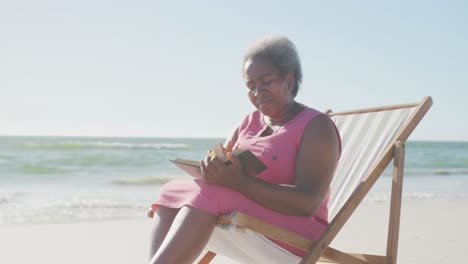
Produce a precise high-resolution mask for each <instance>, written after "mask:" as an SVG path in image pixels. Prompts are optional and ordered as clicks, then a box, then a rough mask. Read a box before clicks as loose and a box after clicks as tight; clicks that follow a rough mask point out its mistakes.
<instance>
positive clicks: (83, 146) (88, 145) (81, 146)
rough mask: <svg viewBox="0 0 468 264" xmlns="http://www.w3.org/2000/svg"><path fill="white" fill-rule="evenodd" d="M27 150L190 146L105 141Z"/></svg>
mask: <svg viewBox="0 0 468 264" xmlns="http://www.w3.org/2000/svg"><path fill="white" fill-rule="evenodd" d="M24 146H25V147H26V148H32V149H63V150H67V149H87V148H117V149H122V148H123V149H185V148H188V147H189V145H187V144H184V143H128V142H105V141H63V142H54V143H37V142H29V143H24Z"/></svg>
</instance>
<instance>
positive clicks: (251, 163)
mask: <svg viewBox="0 0 468 264" xmlns="http://www.w3.org/2000/svg"><path fill="white" fill-rule="evenodd" d="M232 155H234V156H236V157H237V158H238V159H239V160H240V162H241V163H242V166H243V167H244V170H245V172H246V173H247V175H249V176H255V175H257V174H259V173H260V172H262V171H264V170H265V169H266V168H267V166H266V165H265V164H264V163H263V162H262V161H261V160H260V159H259V158H257V156H255V155H254V154H253V153H252V152H250V150H243V149H239V148H237V149H235V150H233V151H232ZM208 156H216V157H217V158H218V159H219V160H221V161H222V162H224V164H226V165H230V164H231V161H230V160H229V159H228V158H227V156H226V149H224V148H223V146H222V145H221V143H217V144H216V145H215V146H214V147H213V149H212V150H210V152H209V153H208ZM171 162H172V163H174V164H175V165H176V166H177V167H179V168H181V169H182V170H184V171H185V172H187V173H188V174H190V175H192V176H193V177H195V178H201V168H200V161H198V160H188V159H180V158H178V159H175V160H171Z"/></svg>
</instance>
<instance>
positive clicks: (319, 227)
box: [152, 107, 329, 257]
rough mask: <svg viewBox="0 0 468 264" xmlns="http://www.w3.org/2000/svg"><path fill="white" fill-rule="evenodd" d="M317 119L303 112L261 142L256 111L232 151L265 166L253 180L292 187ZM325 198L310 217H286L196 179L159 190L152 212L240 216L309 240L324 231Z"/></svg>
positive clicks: (261, 124) (298, 252)
mask: <svg viewBox="0 0 468 264" xmlns="http://www.w3.org/2000/svg"><path fill="white" fill-rule="evenodd" d="M320 114H322V113H320V112H319V111H317V110H314V109H312V108H307V107H306V108H305V109H304V110H303V111H302V112H300V113H299V114H298V115H297V116H296V117H295V118H294V119H292V120H290V121H289V122H288V123H286V124H285V125H284V126H282V127H281V128H280V129H278V130H277V131H275V132H274V133H273V134H272V135H269V136H264V137H260V135H261V134H262V132H263V131H264V130H265V129H267V125H266V124H265V122H264V121H263V115H262V114H261V113H260V112H259V111H255V112H253V113H251V114H249V115H248V116H246V118H245V119H244V120H243V121H242V122H241V124H240V125H239V127H238V131H237V132H238V139H237V142H235V144H234V148H241V149H249V150H250V151H252V153H253V154H255V155H256V156H257V157H259V158H260V159H261V160H262V161H263V162H264V163H265V165H267V167H268V169H266V170H265V171H263V172H262V173H260V174H258V175H257V177H258V178H261V179H263V180H265V181H268V182H271V183H275V184H293V183H294V175H295V160H296V154H297V151H298V149H299V145H300V142H301V138H302V134H303V132H304V129H305V127H306V126H307V124H308V123H309V122H310V121H311V120H312V119H313V118H314V117H316V116H317V115H320ZM328 197H329V192H328V193H327V195H326V196H325V198H324V200H323V202H322V204H321V205H320V207H319V209H318V210H317V211H316V212H315V213H314V215H313V216H310V217H300V216H291V215H285V214H281V213H279V212H276V211H273V210H271V209H268V208H266V207H264V206H262V205H260V204H258V203H256V202H255V201H253V200H251V199H249V198H247V197H246V196H244V195H243V194H241V193H239V192H236V191H233V190H231V189H228V188H224V187H220V186H216V185H208V184H205V183H204V182H203V181H202V180H200V179H188V180H174V181H171V182H168V183H166V184H165V185H163V186H162V187H161V191H160V195H159V198H158V199H157V201H156V202H155V203H154V204H153V205H152V208H153V210H156V208H157V207H158V205H160V206H165V207H169V208H181V207H182V206H187V205H188V206H192V207H196V208H199V209H201V210H204V211H207V212H210V213H212V214H215V215H219V214H225V213H230V212H232V211H241V212H244V213H246V214H249V215H252V216H255V217H257V218H259V219H262V220H265V221H268V222H270V223H273V224H275V225H278V226H281V227H283V228H285V229H288V230H290V231H293V232H296V233H298V234H301V235H303V236H305V237H308V238H310V239H318V238H319V236H320V234H321V233H322V232H323V231H324V230H325V229H326V227H327V225H328V208H327V203H328ZM275 243H278V244H279V245H280V246H281V247H283V248H285V249H287V250H289V251H290V252H292V253H293V254H295V255H298V256H301V257H302V256H304V255H305V252H304V251H302V250H299V249H297V248H294V247H291V246H288V245H286V244H283V243H281V242H278V241H275Z"/></svg>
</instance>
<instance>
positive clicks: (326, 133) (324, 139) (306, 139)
mask: <svg viewBox="0 0 468 264" xmlns="http://www.w3.org/2000/svg"><path fill="white" fill-rule="evenodd" d="M311 142H315V143H319V142H321V143H322V144H332V145H336V146H338V144H339V140H338V133H337V131H336V128H335V125H334V124H333V121H332V120H331V119H330V118H328V117H327V116H326V115H325V114H320V115H318V116H316V117H315V118H313V119H312V120H311V121H310V122H309V124H308V125H307V126H306V128H305V130H304V134H303V135H302V143H311Z"/></svg>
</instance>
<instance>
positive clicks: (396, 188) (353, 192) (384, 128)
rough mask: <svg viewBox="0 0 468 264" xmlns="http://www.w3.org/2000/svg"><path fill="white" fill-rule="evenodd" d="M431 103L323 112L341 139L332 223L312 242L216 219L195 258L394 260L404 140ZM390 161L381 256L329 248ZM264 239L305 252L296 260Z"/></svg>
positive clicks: (267, 227) (248, 222)
mask: <svg viewBox="0 0 468 264" xmlns="http://www.w3.org/2000/svg"><path fill="white" fill-rule="evenodd" d="M431 105H432V98H431V97H426V98H424V100H422V101H421V102H420V103H414V104H404V105H393V106H383V107H377V108H369V109H360V110H355V111H346V112H331V111H329V112H327V114H328V115H329V116H330V117H331V118H332V120H333V121H334V122H335V124H336V125H337V127H338V129H339V131H340V134H341V137H342V155H341V159H340V162H339V164H338V167H337V169H336V171H335V176H334V179H333V181H332V183H331V186H330V191H331V192H330V199H329V220H330V225H329V226H328V228H327V229H326V230H325V231H324V232H323V233H322V235H321V236H320V238H319V239H318V240H316V241H312V240H309V239H307V238H304V237H302V236H300V235H298V234H295V233H292V232H290V231H288V230H284V229H282V228H279V227H277V226H274V225H272V224H270V223H267V222H264V221H261V220H259V219H256V218H254V217H252V216H249V215H246V214H244V213H241V212H232V213H231V214H229V215H221V216H219V217H218V225H217V227H216V228H215V231H214V232H213V235H212V237H211V238H210V241H209V242H208V244H207V246H206V251H205V252H206V253H205V254H202V256H200V257H199V261H198V263H199V264H207V263H210V262H211V261H212V259H213V258H215V257H216V254H219V255H223V256H227V257H229V258H231V259H233V260H234V261H237V262H239V263H255V264H257V263H260V264H262V263H285V264H286V263H288V264H290V263H300V264H311V263H316V262H317V261H320V262H330V263H346V264H348V263H351V264H354V263H356V264H362V263H373V264H384V263H386V264H390V263H392V264H394V263H396V261H397V252H398V235H399V223H400V209H401V201H402V184H403V167H404V159H405V141H406V140H407V138H408V137H409V135H410V134H411V133H412V132H413V130H414V129H415V128H416V126H417V125H418V123H419V122H420V121H421V119H422V118H423V117H424V115H425V114H426V113H427V111H428V110H429V108H430V107H431ZM392 159H393V179H392V190H391V201H390V213H389V214H390V219H389V227H388V237H387V252H386V255H385V256H376V255H369V254H351V253H345V252H342V251H339V250H337V249H334V248H332V247H330V246H329V245H330V243H331V242H332V240H333V239H334V238H335V236H336V235H337V233H338V232H339V231H340V230H341V228H342V227H343V225H344V224H346V222H347V220H348V219H349V217H350V216H351V214H352V213H353V212H354V211H355V209H356V208H357V207H358V205H359V204H360V203H361V201H362V200H363V199H364V197H365V196H366V194H367V193H368V192H369V190H370V189H371V187H372V186H373V185H374V183H375V182H376V180H377V179H378V178H379V177H380V175H381V174H382V173H383V171H384V170H385V169H386V167H387V166H388V165H389V163H390V162H391V160H392ZM266 237H270V238H273V239H276V240H279V241H282V242H284V243H287V244H289V245H292V246H295V247H297V248H300V249H303V250H305V251H306V252H307V255H306V256H305V257H304V258H302V259H301V258H299V257H297V256H295V255H293V254H291V253H289V252H288V251H286V250H284V249H283V248H281V247H279V246H277V245H276V244H275V243H273V242H271V240H269V239H267V238H266Z"/></svg>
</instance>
